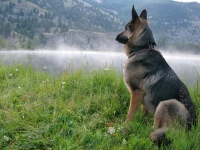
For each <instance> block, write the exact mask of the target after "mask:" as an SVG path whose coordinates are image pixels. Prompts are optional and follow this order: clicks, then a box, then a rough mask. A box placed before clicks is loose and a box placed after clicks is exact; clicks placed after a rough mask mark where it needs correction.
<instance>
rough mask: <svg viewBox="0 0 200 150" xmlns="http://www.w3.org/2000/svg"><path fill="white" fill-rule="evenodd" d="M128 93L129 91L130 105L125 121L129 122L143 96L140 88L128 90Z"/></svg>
mask: <svg viewBox="0 0 200 150" xmlns="http://www.w3.org/2000/svg"><path fill="white" fill-rule="evenodd" d="M130 93H131V99H130V106H129V110H128V114H127V118H126V121H125V122H129V121H131V120H132V118H133V116H134V114H135V113H136V111H137V110H138V107H139V105H140V103H141V100H142V99H143V97H144V92H143V91H140V90H136V91H130Z"/></svg>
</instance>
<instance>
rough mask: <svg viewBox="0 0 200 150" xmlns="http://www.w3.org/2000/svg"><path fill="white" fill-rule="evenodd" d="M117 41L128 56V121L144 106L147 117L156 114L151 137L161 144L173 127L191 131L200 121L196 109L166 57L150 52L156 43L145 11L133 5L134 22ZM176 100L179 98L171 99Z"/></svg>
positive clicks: (126, 65)
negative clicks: (123, 46)
mask: <svg viewBox="0 0 200 150" xmlns="http://www.w3.org/2000/svg"><path fill="white" fill-rule="evenodd" d="M116 40H117V41H118V42H120V43H122V44H125V53H126V55H127V56H128V59H127V60H126V62H125V65H124V69H123V78H124V83H125V84H126V86H127V89H128V90H129V92H130V95H131V97H130V105H129V110H128V114H127V118H126V121H125V122H129V121H131V120H132V118H133V117H134V115H135V113H136V112H137V110H138V108H139V106H140V104H143V110H144V115H147V114H148V112H152V113H154V124H153V128H154V129H155V131H154V132H152V133H151V134H150V139H151V140H152V141H154V142H156V143H157V144H158V145H161V144H162V143H166V144H167V143H168V140H167V139H166V132H167V130H168V128H169V126H170V125H172V126H173V127H174V126H176V123H178V124H179V125H178V127H186V129H191V125H195V124H196V122H197V119H196V112H195V107H194V105H193V103H192V101H191V98H190V95H189V93H188V91H187V88H186V87H185V85H184V84H183V83H182V82H181V81H180V80H179V78H178V77H177V75H176V74H175V73H174V72H173V70H172V69H171V68H170V67H169V66H168V64H167V62H166V61H165V59H164V58H163V56H162V55H161V54H160V53H159V52H158V51H156V50H154V49H151V48H152V47H154V46H155V45H156V43H155V40H154V37H153V33H152V31H151V29H150V28H149V26H148V21H147V12H146V10H143V11H142V13H141V14H140V16H138V15H137V13H136V11H135V9H134V6H133V9H132V20H131V21H130V22H129V23H127V25H126V26H125V31H123V32H121V33H120V34H119V35H117V37H116ZM168 84H169V85H168ZM177 85H178V86H177ZM169 86H171V88H169ZM165 87H166V88H165ZM181 96H182V97H184V99H182V97H181ZM173 97H174V98H176V99H171V98H173ZM169 99H170V100H169Z"/></svg>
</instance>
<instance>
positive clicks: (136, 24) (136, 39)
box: [116, 6, 156, 53]
mask: <svg viewBox="0 0 200 150" xmlns="http://www.w3.org/2000/svg"><path fill="white" fill-rule="evenodd" d="M116 40H117V41H118V42H119V43H122V44H126V46H125V48H126V50H127V53H131V52H132V51H134V48H136V47H137V48H138V47H146V46H148V45H153V46H154V45H156V43H155V40H154V38H153V34H152V31H151V29H150V28H149V25H148V21H147V11H146V10H145V9H144V10H143V11H142V12H141V14H140V16H138V14H137V12H136V11H135V8H134V6H133V8H132V19H131V21H130V22H129V23H127V24H126V26H125V30H124V31H123V32H122V33H120V34H119V35H118V36H117V37H116Z"/></svg>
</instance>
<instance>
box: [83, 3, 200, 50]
mask: <svg viewBox="0 0 200 150" xmlns="http://www.w3.org/2000/svg"><path fill="white" fill-rule="evenodd" d="M85 1H87V2H88V3H90V4H91V5H94V6H96V7H101V8H105V9H108V10H113V11H115V12H116V14H117V16H118V17H119V18H120V19H121V20H123V21H124V22H127V21H129V20H130V18H131V12H130V11H131V8H132V5H135V8H136V10H137V12H138V13H140V12H141V11H142V10H143V9H146V10H147V12H148V20H149V24H150V26H151V28H152V30H153V32H154V36H155V38H156V42H157V45H158V46H159V47H162V48H168V45H171V46H170V48H172V49H176V48H178V49H181V50H183V49H186V50H187V49H188V48H192V49H195V50H196V51H198V50H199V51H200V47H199V45H200V34H199V33H200V4H199V3H195V2H193V3H181V2H175V1H172V0H142V1H141V0H134V1H133V0H126V2H125V1H123V0H118V1H115V0H101V1H100V2H99V1H97V0H85ZM183 43H184V44H183Z"/></svg>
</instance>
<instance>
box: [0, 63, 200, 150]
mask: <svg viewBox="0 0 200 150" xmlns="http://www.w3.org/2000/svg"><path fill="white" fill-rule="evenodd" d="M197 89H198V88H197V87H196V88H194V89H192V90H191V91H190V93H191V95H192V98H193V100H194V102H195V105H196V109H197V112H199V111H200V92H199V91H198V90H197ZM0 90H1V95H0V149H44V150H48V149H55V150H64V149H66V150H77V149H80V150H81V149H83V150H85V149H98V150H100V149H105V150H109V149H116V150H118V149H120V150H127V149H137V150H144V149H149V150H152V149H155V150H156V149H158V147H157V146H156V145H155V144H153V143H152V142H151V141H150V140H149V138H148V136H149V133H150V132H151V126H152V123H153V116H152V115H149V116H148V117H147V118H144V117H142V112H141V111H139V112H138V113H137V114H136V116H135V118H134V120H133V121H132V122H131V123H130V124H129V125H128V127H126V128H127V129H126V132H121V128H123V127H124V124H123V122H124V120H125V117H126V114H127V109H128V106H129V93H128V91H127V89H126V87H125V85H124V82H123V79H122V75H121V74H117V73H116V72H115V70H114V69H112V68H110V69H94V70H87V69H79V70H76V71H66V72H64V73H62V74H61V75H57V76H54V75H49V74H47V73H44V72H37V71H34V69H33V68H32V67H30V66H28V67H25V66H10V67H5V66H2V65H1V66H0ZM198 116H199V113H198ZM167 136H168V137H169V138H170V139H171V140H172V144H171V145H169V146H168V147H164V146H163V147H161V149H181V150H188V149H200V143H199V141H200V125H199V124H198V126H197V127H196V128H194V129H193V130H192V131H191V132H189V133H185V132H184V131H181V130H180V131H179V130H170V131H169V132H168V134H167Z"/></svg>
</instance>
